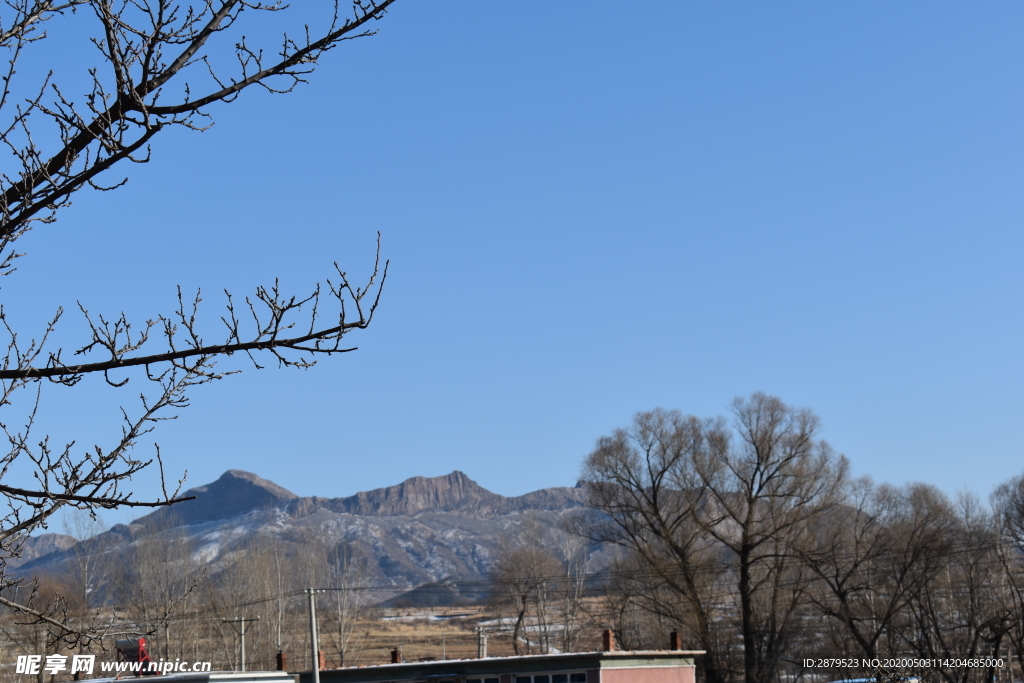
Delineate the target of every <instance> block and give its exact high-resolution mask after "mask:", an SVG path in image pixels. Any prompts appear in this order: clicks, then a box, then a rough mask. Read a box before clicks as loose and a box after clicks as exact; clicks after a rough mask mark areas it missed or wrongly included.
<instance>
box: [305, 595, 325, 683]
mask: <svg viewBox="0 0 1024 683" xmlns="http://www.w3.org/2000/svg"><path fill="white" fill-rule="evenodd" d="M317 593H323V591H318V590H316V589H315V588H307V589H306V595H308V596H309V642H310V647H311V648H312V651H313V665H312V666H311V667H310V670H311V671H312V672H313V683H320V643H319V641H318V639H317V635H316V594H317Z"/></svg>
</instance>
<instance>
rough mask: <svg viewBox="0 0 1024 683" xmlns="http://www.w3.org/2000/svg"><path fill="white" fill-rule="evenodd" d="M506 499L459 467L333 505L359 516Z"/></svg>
mask: <svg viewBox="0 0 1024 683" xmlns="http://www.w3.org/2000/svg"><path fill="white" fill-rule="evenodd" d="M503 500H504V497H503V496H499V495H498V494H496V493H491V492H490V491H488V490H487V489H485V488H483V487H482V486H480V485H479V484H477V483H476V482H475V481H473V480H472V479H470V478H469V477H468V476H466V475H465V473H463V472H459V471H458V470H456V471H454V472H452V473H451V474H446V475H444V476H443V477H411V478H409V479H406V480H405V481H403V482H402V483H401V484H396V485H395V486H388V487H385V488H382V489H374V490H372V491H363V492H361V493H357V494H356V495H354V496H349V497H348V498H342V499H340V500H337V501H336V504H335V505H333V506H332V507H333V508H334V509H336V510H337V511H338V512H348V513H350V514H355V515H373V516H394V515H406V516H412V515H416V514H418V513H420V512H424V511H427V510H432V511H451V510H457V509H468V508H479V507H481V506H492V505H495V504H498V503H499V502H500V501H503Z"/></svg>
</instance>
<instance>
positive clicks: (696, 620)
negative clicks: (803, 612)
mask: <svg viewBox="0 0 1024 683" xmlns="http://www.w3.org/2000/svg"><path fill="white" fill-rule="evenodd" d="M733 414H734V421H733V425H732V428H731V429H730V426H729V425H728V423H727V422H726V420H725V419H723V418H715V419H709V420H699V419H697V418H695V417H685V416H683V415H681V414H680V413H678V412H675V411H672V412H666V411H662V410H656V411H653V412H650V413H640V414H638V415H637V416H636V418H635V419H634V422H633V426H632V427H631V428H630V429H629V430H617V431H616V432H614V433H613V434H612V436H610V437H604V438H602V439H600V440H599V441H598V446H597V448H596V449H595V450H594V452H593V453H591V454H590V455H589V456H588V457H587V459H586V462H585V464H584V475H583V478H584V480H585V481H586V482H587V485H588V490H589V492H590V498H591V504H592V505H593V506H594V508H595V509H596V510H598V511H599V512H601V513H603V516H598V517H595V518H592V522H591V525H590V527H589V528H590V534H591V537H592V538H594V539H595V540H603V541H609V542H615V543H618V544H620V545H623V546H624V547H626V548H628V549H629V550H630V551H632V552H633V553H636V555H637V556H639V557H641V558H643V559H644V560H645V562H646V564H647V566H648V567H649V569H650V571H651V572H652V574H653V575H655V576H656V577H657V579H658V581H659V582H660V583H661V584H662V585H664V586H669V587H671V588H672V590H673V592H674V593H675V594H676V595H677V596H678V597H679V598H680V599H681V600H682V601H684V602H685V604H686V606H687V607H688V609H689V611H690V620H691V621H692V623H693V624H694V625H695V628H694V633H695V635H696V638H697V640H698V643H699V645H700V646H701V647H702V648H703V649H705V650H707V651H708V654H707V655H705V658H704V674H705V676H706V678H707V680H708V681H710V682H712V683H718V682H719V681H723V680H726V679H727V678H728V670H727V651H728V648H726V649H725V650H723V648H722V647H721V646H722V640H721V638H720V634H719V631H720V629H721V626H720V622H721V620H720V619H719V617H718V615H716V614H715V613H714V610H716V609H721V607H720V603H721V602H723V599H728V598H730V597H735V599H736V600H737V601H738V603H739V604H738V605H735V611H734V612H733V613H736V612H738V616H739V629H738V630H739V634H740V635H741V637H742V649H743V656H744V663H743V671H744V677H745V680H746V682H747V683H767V682H768V681H771V680H774V678H775V676H776V672H777V669H778V664H779V659H780V657H781V656H782V653H783V652H784V651H785V648H786V645H787V643H788V639H789V638H790V637H791V635H792V633H793V627H794V617H795V616H796V614H797V608H798V606H799V605H800V604H801V599H802V595H803V592H804V590H805V589H806V587H807V585H808V583H809V577H808V576H807V575H806V573H805V570H804V569H803V568H802V567H801V565H800V564H799V563H798V562H797V561H796V558H797V553H796V548H797V547H798V546H799V544H801V543H803V542H805V540H806V536H807V534H808V532H809V529H810V528H811V527H812V526H813V523H814V521H815V520H817V519H819V518H820V517H821V516H822V515H824V514H826V513H827V512H828V511H829V510H831V509H832V508H833V507H834V506H835V505H836V504H837V503H838V501H839V495H840V493H841V491H842V487H843V484H844V482H845V479H846V470H847V464H846V460H845V458H843V457H841V456H836V455H835V454H833V452H832V450H831V449H830V448H829V446H828V444H826V443H825V442H824V441H820V440H817V439H816V435H817V431H818V419H817V417H815V416H814V414H813V413H811V412H810V411H809V410H804V409H795V408H791V407H789V406H787V405H785V404H784V403H782V401H780V400H779V399H777V398H775V397H772V396H767V395H764V394H754V395H753V396H751V397H750V398H749V399H736V401H735V402H734V403H733ZM716 563H718V567H715V564H716ZM722 575H727V576H729V577H730V580H731V581H732V588H733V592H732V593H731V594H729V595H725V596H722V595H721V594H719V595H718V596H717V599H716V596H715V593H714V577H720V576H722ZM727 609H728V608H727ZM729 611H731V610H729Z"/></svg>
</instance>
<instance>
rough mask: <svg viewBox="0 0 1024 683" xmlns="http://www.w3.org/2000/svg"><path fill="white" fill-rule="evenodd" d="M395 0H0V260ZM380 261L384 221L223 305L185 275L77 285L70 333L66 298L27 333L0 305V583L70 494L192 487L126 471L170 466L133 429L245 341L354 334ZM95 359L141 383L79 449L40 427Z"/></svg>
mask: <svg viewBox="0 0 1024 683" xmlns="http://www.w3.org/2000/svg"><path fill="white" fill-rule="evenodd" d="M393 1H394V0H379V1H375V0H355V2H353V3H352V7H351V11H350V12H346V11H343V8H342V7H341V6H340V5H339V3H338V2H337V0H335V2H333V3H325V4H321V3H317V4H320V5H321V6H320V7H319V8H318V7H312V8H310V7H309V6H308V4H304V5H303V6H302V7H300V8H291V7H289V6H288V5H286V4H283V3H281V2H259V1H250V0H204V1H198V2H187V1H186V2H178V1H175V0H4V2H3V5H2V6H0V48H2V49H3V50H4V53H5V55H6V66H5V68H4V70H3V72H2V74H0V78H2V81H3V83H2V88H0V125H2V133H0V142H2V145H3V148H4V149H6V151H7V156H6V162H5V163H4V164H3V166H2V167H0V274H4V275H8V276H9V275H11V274H12V273H13V271H14V266H15V264H16V259H17V258H18V257H19V256H21V255H22V254H19V253H18V251H17V250H16V248H15V243H16V242H17V240H18V239H19V238H21V237H22V236H24V235H25V234H26V232H28V231H29V230H30V229H32V228H33V227H36V226H41V225H45V224H47V223H52V222H53V221H55V220H56V219H57V217H58V214H61V213H62V210H63V209H65V208H66V207H67V206H68V205H69V204H70V203H71V197H72V195H73V194H74V193H75V192H77V191H79V190H82V189H86V188H92V189H95V190H100V191H109V190H113V189H115V188H117V187H119V186H121V185H123V184H124V183H125V182H126V179H127V168H128V167H129V166H130V164H132V163H144V162H147V161H149V160H150V159H151V158H152V156H153V155H155V154H158V150H157V148H154V147H152V144H153V142H154V140H155V138H156V136H157V134H158V133H160V132H161V131H164V130H169V129H173V128H179V129H191V130H197V131H201V130H204V129H206V128H208V127H209V126H210V125H211V124H212V118H211V112H212V111H213V109H214V108H215V106H217V105H219V104H221V103H229V102H232V101H234V100H236V99H238V98H239V96H240V95H241V94H242V92H243V91H244V90H246V89H248V88H250V87H253V86H258V87H259V88H260V89H263V90H266V91H269V92H271V93H287V92H289V91H291V90H293V89H294V88H295V87H296V86H297V85H298V84H300V83H304V82H305V80H306V78H307V77H308V76H309V74H310V73H311V72H312V71H313V70H314V69H315V67H316V66H317V63H318V61H319V60H320V59H321V58H323V56H324V55H325V53H327V52H328V51H330V50H331V49H333V48H335V47H337V46H338V45H339V44H341V43H342V42H344V41H348V40H351V39H354V38H359V37H365V36H369V35H371V34H372V33H373V32H374V30H373V21H374V20H377V19H380V18H381V17H382V16H383V15H384V14H385V13H386V11H387V9H388V7H389V6H390V5H391V4H392V2H393ZM317 11H323V15H322V16H320V17H319V18H318V21H319V23H316V22H314V21H309V22H305V23H300V28H299V30H298V32H297V33H287V34H284V35H281V36H279V37H278V39H277V40H276V41H275V42H271V43H268V44H257V43H256V41H255V40H253V39H252V38H249V37H247V35H249V36H251V35H253V33H250V31H251V30H253V29H252V27H253V23H252V22H253V20H254V19H258V18H259V17H260V16H262V15H267V16H269V15H271V14H273V16H274V17H276V18H286V16H287V15H288V13H289V12H291V13H297V12H312V13H315V12H317ZM256 33H257V34H260V32H259V30H257V31H256ZM69 35H71V36H76V37H78V38H84V39H86V40H87V41H88V43H89V44H90V49H91V54H92V55H93V58H92V59H91V60H89V61H86V62H84V63H83V64H82V65H81V73H80V74H79V76H80V78H79V80H77V81H76V80H74V76H69V77H68V78H70V79H71V80H70V81H69V82H60V79H61V78H64V77H65V74H66V72H68V71H73V69H72V67H73V66H77V64H75V65H72V64H67V63H64V64H59V65H57V64H53V63H51V62H49V61H48V60H52V59H54V58H57V57H59V56H60V55H62V54H65V53H64V52H63V51H62V50H61V49H57V43H55V42H53V41H60V40H62V38H61V36H65V37H66V36H69ZM55 36H57V37H55ZM62 45H63V44H62ZM58 66H59V67H60V69H59V70H58V68H57V67H58ZM58 72H59V74H60V78H58V76H57V74H58ZM32 78H37V80H35V81H31V79H32ZM62 215H63V214H62ZM386 276H387V263H386V262H381V260H380V248H379V237H378V248H377V258H376V260H375V262H374V263H373V265H372V268H370V269H369V275H368V276H366V277H365V279H363V280H361V281H360V282H358V283H357V282H353V281H352V280H351V279H350V277H349V275H348V274H347V273H346V272H345V271H344V270H342V269H341V268H340V267H338V266H337V264H335V272H334V275H333V276H332V277H331V278H329V279H327V280H326V281H325V282H324V283H323V284H320V285H317V286H316V287H315V288H313V289H312V291H307V292H306V293H304V294H301V295H295V294H291V293H288V292H286V291H284V290H283V289H282V288H281V286H280V285H279V283H278V282H276V281H275V282H274V283H273V285H269V286H265V287H258V288H257V289H256V291H255V292H254V294H253V295H251V296H248V297H244V298H241V299H239V298H236V297H233V296H232V295H231V294H229V293H227V292H225V308H224V310H223V313H222V314H221V315H215V316H214V317H213V319H212V320H206V319H205V318H204V316H202V315H201V314H200V302H201V298H202V297H201V296H200V293H199V292H196V294H195V295H186V294H185V293H183V292H182V290H181V288H180V287H179V289H178V293H177V306H176V308H175V310H174V311H173V312H171V313H168V314H159V315H156V316H154V317H152V318H150V319H148V320H145V321H142V322H139V321H131V320H129V319H128V317H127V316H126V315H124V314H119V315H113V316H109V315H104V314H96V313H93V312H91V311H90V310H89V309H88V308H87V307H86V306H85V305H83V304H82V303H79V304H78V305H77V306H78V309H79V311H80V313H81V315H82V316H83V319H84V322H85V324H86V329H87V336H86V337H85V339H82V340H80V341H79V342H78V343H75V344H73V345H71V346H70V347H69V348H70V350H68V349H66V348H63V347H62V345H61V344H60V343H59V342H58V339H59V337H60V334H59V332H60V327H59V325H60V323H61V321H62V318H63V317H64V316H65V311H64V310H63V309H58V310H57V311H56V313H55V314H54V315H53V316H52V318H51V319H50V320H49V323H48V324H47V325H45V327H44V328H43V329H41V330H37V331H35V332H30V333H28V334H25V333H23V332H21V331H19V330H17V329H15V327H16V326H15V323H14V322H13V318H12V316H11V315H10V313H9V311H8V310H7V309H5V308H4V307H3V306H0V334H2V335H4V336H5V341H6V347H7V349H6V354H5V355H4V356H3V362H2V363H0V406H3V408H4V410H5V412H4V413H3V415H2V417H0V430H2V433H3V434H4V436H5V437H6V439H7V442H8V448H7V451H6V454H3V455H0V480H2V481H3V483H2V484H0V494H3V495H4V497H5V500H6V505H7V510H6V514H5V515H4V516H3V517H2V523H0V590H2V589H4V588H7V587H10V586H12V585H13V583H14V579H13V578H12V577H10V576H9V575H7V574H5V573H2V569H3V560H4V558H5V557H10V556H12V555H16V554H17V553H18V552H19V549H20V547H21V544H22V542H23V540H24V538H25V537H26V536H27V534H29V533H31V531H32V530H34V529H36V528H38V527H39V526H40V525H45V524H46V522H47V520H48V519H49V518H50V517H51V516H52V515H53V514H54V513H55V512H57V511H58V510H60V509H61V508H64V507H67V506H72V507H78V508H82V509H86V510H89V509H94V508H112V507H119V506H143V507H152V506H162V505H169V504H172V503H175V502H177V501H179V500H182V499H181V498H180V497H179V494H178V490H179V488H180V484H181V482H180V481H179V483H178V487H174V486H171V487H166V486H165V488H164V491H163V495H162V496H161V497H160V498H159V499H157V500H149V501H142V500H138V499H137V498H136V497H134V496H133V495H132V492H131V491H130V490H128V489H127V488H125V487H126V484H127V482H128V481H129V480H130V479H131V478H132V477H133V476H134V475H136V474H138V473H139V472H140V471H142V470H143V469H145V468H146V467H147V466H149V465H150V464H152V463H153V462H154V461H156V463H157V464H158V465H159V468H160V473H161V479H163V463H162V462H160V453H159V450H157V451H156V452H155V455H154V456H153V457H149V458H146V457H139V456H137V455H135V454H134V452H135V447H136V445H137V444H138V442H139V439H140V438H141V437H142V436H144V435H145V434H147V433H148V432H150V431H151V430H152V429H153V428H154V426H155V425H156V423H157V422H159V421H161V420H165V419H173V417H175V415H176V411H177V410H178V409H180V408H183V407H185V406H187V405H188V398H187V394H188V391H189V389H191V388H193V387H195V386H197V385H201V384H205V383H208V382H211V381H213V380H216V379H220V378H223V377H224V376H226V375H228V374H231V373H233V372H237V371H238V367H237V366H236V367H231V368H221V367H218V366H217V361H218V360H219V359H224V358H226V357H230V356H233V355H236V354H244V357H245V358H247V359H249V360H251V362H252V363H253V365H254V366H256V367H260V365H261V364H262V363H263V362H264V361H263V360H261V359H260V356H261V355H262V356H263V357H267V358H269V359H270V360H271V361H274V362H276V363H277V364H278V365H279V366H285V367H295V368H308V367H310V366H312V365H313V364H315V363H316V358H317V357H318V356H323V355H332V354H339V353H345V352H348V351H351V350H353V348H354V347H352V346H351V345H349V344H348V343H347V340H345V337H346V335H347V334H349V333H351V332H353V331H355V330H360V329H365V328H366V327H367V326H368V325H369V324H370V322H371V320H372V318H373V315H374V311H375V310H376V308H377V305H378V302H379V300H380V293H381V288H382V286H383V284H384V280H385V278H386ZM4 291H5V292H7V291H11V290H10V288H6V289H4ZM204 320H206V321H205V322H204ZM218 326H219V331H216V328H217V327H218ZM92 373H95V374H100V375H102V377H103V378H104V379H105V380H106V382H107V383H108V384H109V385H111V386H113V387H123V386H130V387H135V388H136V391H133V392H132V394H133V395H134V396H136V397H138V400H139V403H138V404H137V407H135V408H133V409H129V408H122V410H121V415H120V420H121V429H120V437H119V438H117V439H116V441H115V442H114V443H112V444H109V445H108V446H107V447H101V446H95V447H93V448H91V449H85V450H83V449H81V448H78V447H76V446H75V444H74V442H69V443H65V444H62V445H58V444H56V443H51V440H50V439H49V438H48V437H45V436H40V435H38V434H36V433H35V431H36V430H35V429H34V428H35V426H36V424H37V423H38V422H39V415H38V411H39V409H40V408H39V406H40V392H41V390H42V387H43V384H44V383H52V384H56V385H59V386H62V387H73V386H75V385H77V384H78V383H79V382H80V381H81V380H82V378H83V377H84V376H86V375H88V374H92ZM44 381H45V382H44ZM140 382H141V383H142V386H138V385H139V383H140ZM26 397H27V398H26ZM12 480H13V481H12ZM0 602H3V603H5V604H10V605H12V606H14V607H17V608H24V609H25V610H26V611H27V612H29V613H30V614H32V615H34V616H35V617H36V618H38V619H40V620H41V621H43V622H45V623H47V624H48V625H49V626H50V627H52V628H54V629H55V633H56V634H57V635H61V634H62V633H64V634H66V632H70V631H69V629H70V627H69V626H68V621H67V619H65V618H62V617H61V616H60V615H59V614H51V613H49V612H47V611H46V610H40V609H29V608H28V607H27V606H25V605H19V604H17V603H15V602H12V601H11V600H8V599H7V598H0ZM62 629H64V630H63V631H62Z"/></svg>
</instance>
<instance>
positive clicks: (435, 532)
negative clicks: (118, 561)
mask: <svg viewBox="0 0 1024 683" xmlns="http://www.w3.org/2000/svg"><path fill="white" fill-rule="evenodd" d="M182 495H187V496H195V499H194V500H189V501H184V502H182V503H178V504H176V505H174V506H171V507H169V508H161V509H159V510H156V511H154V512H152V513H150V514H148V515H146V516H144V517H140V518H139V519H137V520H135V521H133V522H132V523H131V524H128V525H123V524H120V525H115V526H114V527H111V529H109V530H108V531H106V532H104V533H103V534H100V535H99V536H96V537H94V538H93V539H88V540H86V541H83V542H82V543H85V544H88V545H91V546H92V547H96V548H99V547H104V548H114V549H115V550H114V552H116V553H122V555H121V556H123V557H124V558H125V560H126V561H127V558H128V557H129V556H130V553H129V554H124V553H128V551H129V550H130V549H131V548H132V547H134V546H135V545H137V544H138V543H139V542H141V540H142V539H144V538H147V537H152V536H153V535H154V534H155V535H157V536H159V535H161V534H176V535H177V537H187V539H188V542H189V543H190V544H191V547H193V548H194V551H193V556H194V557H195V558H197V560H196V561H198V562H200V563H202V564H204V565H207V566H208V567H210V568H211V571H212V572H214V573H216V572H217V571H219V570H220V569H222V568H224V567H225V566H226V564H225V563H230V562H233V561H234V559H232V558H234V557H237V555H238V553H240V552H241V553H245V552H247V548H249V547H251V546H252V543H253V541H254V539H256V538H257V537H259V536H263V537H266V538H274V539H278V540H277V541H275V542H278V543H283V544H285V545H286V546H287V547H288V548H291V549H292V550H289V551H288V552H305V550H303V548H304V546H308V543H309V541H310V539H317V540H316V543H318V544H326V545H329V546H331V547H335V548H341V547H343V546H344V547H345V548H346V549H347V550H346V552H347V553H350V554H351V555H352V556H353V557H356V558H358V559H359V562H360V564H361V565H362V566H363V567H364V569H365V571H366V572H367V576H366V579H367V580H369V581H372V582H377V583H381V584H388V585H392V586H409V587H410V588H411V587H414V586H418V585H422V584H424V583H432V582H437V581H442V580H445V581H473V580H479V579H480V578H483V577H485V576H486V575H487V573H488V572H489V570H490V567H491V564H492V563H493V561H494V558H495V557H496V556H497V553H498V549H499V548H500V547H501V544H502V543H503V542H507V539H508V538H510V537H513V536H515V535H516V534H517V533H518V530H519V529H520V528H522V527H523V526H524V525H529V526H531V527H534V528H541V529H544V530H547V531H545V533H561V531H560V529H561V528H562V526H563V521H564V519H565V517H566V516H567V515H570V514H573V512H574V511H576V510H578V509H579V508H581V507H582V506H583V505H584V504H585V495H584V491H583V489H582V487H580V486H579V485H577V486H576V487H575V488H569V487H553V488H547V489H540V490H538V491H532V492H530V493H527V494H523V495H521V496H512V497H508V496H503V495H501V494H497V493H493V492H491V491H488V490H487V489H485V488H484V487H482V486H480V485H479V484H477V483H476V482H475V481H473V480H472V479H471V478H470V477H469V476H468V475H466V474H465V473H464V472H461V471H458V470H456V471H454V472H451V473H449V474H446V475H442V476H438V477H422V476H415V477H410V478H408V479H406V480H405V481H402V482H400V483H398V484H395V485H392V486H386V487H381V488H377V489H373V490H370V491H361V492H358V493H355V494H353V495H350V496H343V497H337V498H327V497H320V496H306V497H300V496H297V495H295V494H294V493H292V492H291V491H288V490H287V489H285V488H283V487H281V486H279V485H278V484H276V483H274V482H272V481H269V480H267V479H263V478H262V477H259V476H258V475H256V474H253V473H251V472H246V471H244V470H236V469H233V470H228V471H227V472H225V473H224V474H222V475H221V476H220V477H219V478H218V479H217V480H215V481H213V482H210V483H209V484H204V485H201V486H197V487H194V488H191V489H189V490H188V491H186V492H184V493H183V494H182ZM44 536H45V535H44ZM40 538H42V536H41V537H40ZM168 538H170V536H168ZM36 543H37V544H38V548H39V550H40V551H41V550H42V549H44V548H46V547H47V546H46V542H45V541H36ZM62 543H63V542H62ZM54 548H55V549H54V551H53V552H51V553H49V554H43V555H41V556H37V557H35V558H26V560H25V561H23V562H22V563H21V564H20V568H19V571H21V572H32V573H47V572H49V573H59V572H61V571H66V569H67V567H68V566H69V565H68V563H69V562H70V561H71V559H72V556H73V550H72V549H70V548H66V547H59V546H54Z"/></svg>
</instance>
